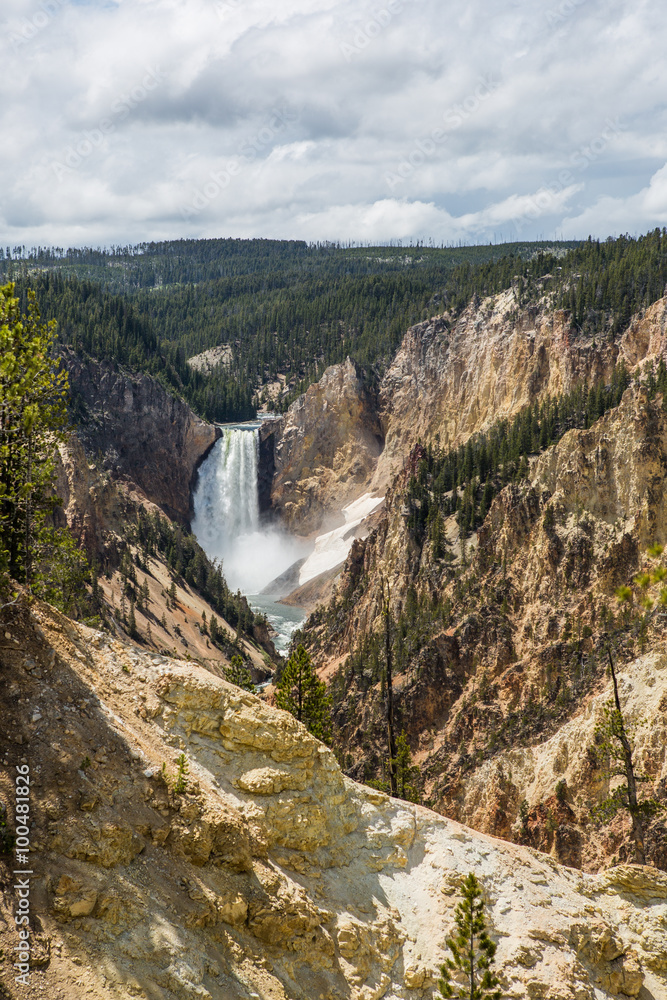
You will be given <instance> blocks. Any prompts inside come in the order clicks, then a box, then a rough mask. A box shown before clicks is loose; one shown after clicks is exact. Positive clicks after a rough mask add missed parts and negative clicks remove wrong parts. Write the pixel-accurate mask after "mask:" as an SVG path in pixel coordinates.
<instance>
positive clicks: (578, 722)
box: [306, 388, 667, 870]
mask: <svg viewBox="0 0 667 1000" xmlns="http://www.w3.org/2000/svg"><path fill="white" fill-rule="evenodd" d="M665 470H667V415H666V414H665V413H664V412H663V410H662V405H661V400H660V399H656V400H655V401H653V400H650V399H649V398H648V396H647V395H646V394H645V393H644V392H643V391H642V390H638V389H634V388H631V389H628V390H627V391H626V393H625V395H624V397H623V400H622V402H621V404H620V406H618V407H617V408H615V409H613V410H610V411H608V412H607V413H606V414H605V416H604V417H603V418H601V419H600V420H598V421H597V422H596V423H595V424H594V425H593V426H592V427H591V428H590V429H589V430H587V431H570V432H568V433H567V434H566V435H565V436H564V437H563V438H562V440H561V441H560V442H559V443H558V444H557V445H555V446H553V447H552V448H551V449H549V450H548V451H546V452H545V453H544V454H543V455H542V456H541V457H539V458H537V459H536V460H535V463H534V465H533V468H532V470H531V473H530V478H531V482H524V483H523V484H520V485H510V486H507V487H505V489H504V490H503V491H502V492H501V493H500V494H499V495H498V496H497V497H496V498H495V500H494V501H493V503H492V505H491V508H490V510H489V513H488V515H487V518H486V520H485V522H484V524H483V525H482V527H481V528H480V529H479V531H478V532H477V537H476V538H473V539H471V541H470V543H469V546H468V554H467V561H466V563H465V565H464V564H463V563H462V560H461V558H460V556H459V557H458V558H453V559H452V558H451V557H450V559H449V560H448V559H441V558H437V557H435V556H434V553H433V550H432V547H431V545H430V543H428V542H426V543H425V544H424V545H420V543H419V542H418V541H417V540H416V539H415V538H414V536H413V534H412V532H411V530H410V529H409V527H408V524H407V519H406V516H405V515H406V509H405V496H404V488H405V485H406V482H407V479H408V478H409V475H410V470H407V471H406V472H405V473H404V474H403V475H402V476H401V477H399V478H398V479H397V480H396V481H395V483H394V487H393V489H392V491H390V493H389V494H388V497H387V504H386V511H385V514H384V515H383V517H382V519H381V523H380V525H379V526H378V527H377V529H376V530H374V531H373V532H372V533H371V535H370V536H369V538H368V539H367V540H366V541H365V542H360V543H357V544H356V545H355V547H354V548H353V550H352V552H351V554H350V556H349V558H348V561H347V564H346V567H345V570H344V573H343V575H342V579H341V582H340V585H339V589H338V594H337V597H336V599H335V600H334V601H333V602H332V603H331V604H330V605H329V606H328V608H326V609H323V610H321V611H320V612H319V613H318V614H317V615H316V616H314V617H313V618H312V619H311V621H310V622H309V623H308V626H307V630H306V634H307V636H308V642H309V645H310V648H311V649H312V651H313V654H314V656H315V657H316V659H317V661H318V663H319V664H320V665H321V667H322V670H323V672H324V675H325V676H328V677H329V678H333V680H332V690H333V692H334V698H335V702H336V712H335V715H336V720H337V728H338V734H337V735H338V739H339V741H340V759H341V760H344V761H345V764H346V767H347V768H348V771H349V773H350V774H352V775H354V776H355V777H359V778H363V777H364V776H365V775H367V776H368V777H372V776H378V774H379V772H380V769H381V762H382V760H383V759H384V757H385V756H386V749H385V742H386V739H385V722H384V711H385V708H384V705H385V698H384V691H383V687H382V682H381V675H382V664H381V663H380V664H379V665H378V669H375V668H374V667H373V662H374V661H373V655H372V648H371V647H370V646H369V647H367V651H366V653H364V652H363V651H362V652H361V653H359V647H360V644H361V643H362V642H365V641H367V639H368V637H369V636H370V635H372V634H373V633H375V634H380V633H381V632H382V628H383V622H382V618H381V607H382V604H381V590H382V586H383V583H388V584H389V587H390V590H391V594H392V595H393V596H392V607H393V612H394V616H395V618H396V620H399V619H401V615H405V614H407V612H406V604H407V596H408V594H409V592H410V590H411V589H412V591H413V593H414V595H415V596H414V602H415V603H414V604H413V607H414V609H415V610H414V611H413V612H412V614H413V615H414V617H413V618H410V617H409V616H408V619H405V618H403V619H402V620H404V621H406V623H407V627H408V637H407V638H406V640H405V642H409V643H411V644H412V645H411V647H410V648H411V652H409V655H408V657H407V664H406V666H405V667H404V668H403V669H401V670H400V671H397V676H396V677H395V680H394V695H395V705H396V716H397V726H399V728H400V727H404V728H405V730H406V732H407V734H408V736H409V739H410V742H411V745H412V748H413V751H414V752H415V755H416V758H417V760H418V762H419V764H420V766H421V768H422V771H423V774H424V778H425V785H424V795H425V797H426V799H427V800H429V801H431V802H432V803H433V804H434V805H435V807H436V808H437V809H438V810H439V811H442V812H443V813H445V814H446V815H448V816H452V817H453V818H456V819H459V820H461V821H463V822H467V823H469V824H470V825H473V826H475V828H476V829H480V830H483V831H485V832H489V833H494V834H497V835H500V836H503V837H508V838H511V839H514V840H523V841H525V842H527V843H532V844H533V845H534V846H536V847H540V848H543V849H545V850H549V851H552V852H553V853H554V855H555V856H557V857H558V858H559V859H560V860H561V861H563V862H564V863H567V864H573V865H577V866H583V867H585V868H587V869H588V870H597V869H598V868H599V867H601V866H604V865H605V864H607V863H609V862H610V861H611V860H612V859H613V857H627V856H628V838H627V829H626V826H624V824H623V822H621V820H620V819H619V820H618V821H617V823H616V825H615V826H612V827H611V828H610V829H606V828H604V827H602V828H598V827H596V825H595V824H592V823H591V822H590V814H591V808H592V806H593V805H594V804H595V803H597V802H599V801H600V800H601V798H603V797H604V796H605V794H606V786H605V784H604V782H603V781H602V777H601V773H600V770H599V767H598V768H597V769H596V767H595V766H594V764H593V762H592V760H591V751H592V745H593V728H594V721H595V719H596V718H598V717H599V714H600V711H601V701H600V696H601V693H602V692H603V691H605V694H604V698H608V697H609V688H608V686H607V681H606V679H605V664H606V656H605V655H604V646H603V645H601V643H602V642H603V641H604V638H603V637H604V636H605V635H606V633H607V631H608V630H609V628H611V627H612V626H610V624H609V619H608V614H609V612H610V611H611V612H612V613H614V614H615V615H616V619H615V621H616V624H615V625H614V626H613V627H614V628H616V627H618V626H620V625H622V621H621V617H622V616H620V615H619V614H618V612H617V608H616V605H617V602H616V599H615V597H614V591H615V589H616V588H617V587H619V586H620V585H622V584H625V583H627V582H628V581H629V580H631V579H632V577H633V576H634V574H635V573H636V572H637V570H638V569H639V568H640V567H641V566H642V564H643V561H644V555H643V553H644V552H645V550H646V547H647V546H648V545H649V544H650V543H653V542H660V543H662V544H665V543H666V542H667V511H666V510H665V499H664V490H663V483H664V477H665ZM451 520H452V522H453V521H454V519H453V518H452V519H451ZM451 527H452V528H453V529H454V537H456V534H457V531H456V525H455V524H452V525H451ZM450 551H451V550H450ZM433 601H435V602H436V604H437V607H438V609H439V610H438V611H437V613H436V612H435V611H433V612H432V611H430V610H429V609H430V608H431V607H432V602H433ZM443 609H448V610H443ZM442 615H444V616H445V617H444V619H443V617H442ZM635 617H636V616H635ZM420 630H421V631H420ZM664 640H665V623H664V615H663V612H662V611H661V610H660V606H659V605H658V606H656V608H655V609H654V610H653V611H652V613H651V616H650V620H649V621H648V625H647V631H646V633H645V635H643V637H642V634H640V633H639V627H638V625H636V624H635V625H633V626H632V627H629V628H628V629H626V630H625V631H623V629H621V633H620V637H619V639H618V640H617V643H616V644H617V653H616V655H617V657H618V659H619V663H621V664H622V663H624V662H625V663H628V662H629V661H631V660H633V657H634V656H635V655H636V652H637V651H638V650H640V649H642V648H645V649H646V650H647V655H648V653H650V654H651V655H652V657H653V659H650V658H649V659H648V660H646V661H644V660H642V661H641V663H634V662H633V663H632V664H630V665H628V666H625V667H623V668H622V669H623V671H624V677H625V678H627V681H626V680H624V685H626V686H624V687H623V688H622V690H623V692H624V693H625V692H626V691H627V698H628V701H627V705H628V712H629V718H630V719H631V721H632V723H633V724H635V723H636V724H637V725H638V726H640V730H641V733H640V735H638V737H637V738H638V740H639V747H640V749H639V750H638V754H639V756H638V761H639V762H640V763H639V766H640V767H643V768H644V771H645V773H646V774H647V775H649V776H650V779H651V784H650V786H649V787H651V788H652V789H653V790H654V792H655V794H656V795H657V796H658V797H659V798H661V800H663V801H665V802H667V757H666V744H667V739H666V737H667V733H666V731H665V728H664V726H665V722H664V719H665V707H666V706H667V674H665V673H664V670H663V662H664V660H665V641H664ZM350 653H355V657H354V658H353V659H352V660H349V661H348V659H347V657H348V656H349V654H350ZM381 655H382V654H380V659H381ZM382 662H383V661H382ZM336 671H337V672H336ZM635 673H636V675H637V679H636V681H635V682H633V680H632V678H633V675H634V674H635ZM649 691H650V692H651V694H650V697H649V694H648V693H649ZM604 698H603V699H602V700H604ZM596 699H597V700H596ZM649 704H650V705H651V706H652V707H651V710H650V711H648V712H647V713H646V714H644V709H645V708H646V706H647V705H649ZM564 727H565V728H564ZM564 745H569V746H570V747H571V751H570V754H569V756H568V755H567V753H565V756H564V755H563V754H564V752H563V746H564ZM559 781H565V782H566V788H565V789H564V796H563V797H562V801H561V800H556V798H555V797H554V796H555V789H556V785H557V784H558V782H559ZM522 804H523V805H522ZM561 806H562V808H561ZM522 810H523V818H522ZM649 842H650V848H649V854H650V857H651V859H652V861H653V862H654V863H655V864H657V865H659V866H661V867H663V868H667V831H666V830H665V825H664V818H659V819H658V820H657V821H655V823H654V826H653V828H652V831H651V834H650V837H649Z"/></svg>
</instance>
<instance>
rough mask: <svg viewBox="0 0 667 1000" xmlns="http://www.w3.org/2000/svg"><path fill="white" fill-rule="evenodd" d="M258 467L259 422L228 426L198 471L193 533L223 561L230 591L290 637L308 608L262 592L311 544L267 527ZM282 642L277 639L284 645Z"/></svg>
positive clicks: (303, 554) (278, 644)
mask: <svg viewBox="0 0 667 1000" xmlns="http://www.w3.org/2000/svg"><path fill="white" fill-rule="evenodd" d="M258 465H259V425H258V424H241V425H237V426H236V427H225V428H224V429H223V432H222V437H221V438H219V440H218V441H216V443H215V445H214V446H213V448H212V449H211V452H210V454H209V455H208V456H207V457H206V459H205V460H204V461H203V462H202V464H201V466H200V469H199V478H198V480H197V486H196V488H195V492H194V496H193V504H194V515H195V516H194V519H193V521H192V531H193V533H194V535H195V536H196V538H197V541H198V542H199V544H200V545H201V547H202V548H203V550H204V552H205V553H206V555H207V556H208V557H209V558H210V559H216V560H221V561H222V571H223V574H224V576H225V578H226V580H227V583H228V584H229V586H230V587H231V589H232V590H240V591H241V593H243V594H245V595H246V596H248V598H249V603H250V605H251V607H254V608H255V610H261V611H264V612H265V613H266V615H267V617H268V618H269V621H271V623H272V624H273V625H274V628H276V629H277V631H278V633H279V634H280V635H281V636H283V635H284V637H285V639H286V640H287V638H288V635H289V634H291V632H293V631H294V629H295V628H296V627H297V625H298V624H299V623H300V622H301V621H303V618H304V614H303V612H301V611H300V609H297V608H288V607H286V606H284V605H281V606H278V605H275V604H274V603H273V601H272V600H271V598H270V597H269V596H267V595H264V594H261V591H262V590H264V588H265V587H267V586H268V584H270V583H271V581H272V580H275V579H276V577H278V576H280V575H281V573H284V572H285V570H287V569H288V568H289V567H290V566H291V565H292V564H293V563H294V562H296V561H297V560H298V559H300V558H302V557H303V556H305V555H306V553H307V552H308V551H309V548H310V547H309V546H306V545H305V544H304V543H302V542H300V541H297V540H296V539H294V538H292V537H291V536H289V535H287V534H286V533H285V532H284V531H281V530H280V529H278V528H275V527H272V526H265V525H262V523H261V519H260V512H259V498H258V491H257V474H258ZM252 595H259V596H256V597H253V596H252ZM274 616H277V618H276V620H274ZM278 619H279V620H278ZM283 619H284V622H283ZM283 645H284V644H283V643H281V642H276V646H277V647H278V648H279V649H280V648H283Z"/></svg>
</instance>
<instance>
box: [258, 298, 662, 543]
mask: <svg viewBox="0 0 667 1000" xmlns="http://www.w3.org/2000/svg"><path fill="white" fill-rule="evenodd" d="M666 330H667V299H661V300H659V301H658V302H656V303H654V304H653V305H652V306H651V307H650V308H649V309H647V310H646V311H645V312H644V313H643V314H641V315H639V316H636V317H635V318H634V319H633V321H632V322H631V323H630V325H629V327H628V329H627V330H626V331H625V333H624V334H623V336H621V337H619V338H617V340H616V341H611V340H609V339H605V340H598V341H595V340H594V339H591V338H584V337H582V336H581V334H580V333H578V331H576V330H575V329H574V328H573V327H572V326H571V321H570V319H569V315H568V314H567V313H565V312H562V311H557V310H556V311H554V310H552V309H551V308H550V307H549V306H548V304H547V303H546V302H543V303H542V304H541V305H540V306H533V307H530V308H522V307H519V306H518V304H517V299H516V293H515V291H514V290H513V289H510V290H508V291H506V292H502V293H500V294H498V295H494V296H490V297H489V298H487V299H485V300H483V301H482V302H472V303H471V304H470V305H469V306H468V308H467V309H465V310H464V312H463V313H462V314H461V315H460V316H459V317H458V319H456V320H453V319H452V318H451V317H450V316H449V315H448V314H445V315H443V316H439V317H435V318H434V319H432V320H429V321H428V322H426V323H420V324H418V325H417V326H414V327H412V328H411V329H410V330H408V331H407V333H406V335H405V337H404V339H403V342H402V344H401V346H400V348H399V350H398V351H397V353H396V355H395V357H394V359H393V361H392V363H391V365H390V367H389V369H388V370H387V372H386V374H385V376H384V378H383V379H382V382H381V384H380V389H379V393H378V397H377V399H370V398H369V397H368V395H367V394H366V393H365V392H364V390H363V388H362V386H361V384H360V381H359V379H358V377H357V375H356V373H355V372H354V369H353V366H352V365H351V364H350V363H346V364H345V365H342V366H341V365H337V366H335V367H334V368H331V369H328V371H327V373H325V375H324V376H323V379H322V381H321V383H319V384H318V385H316V386H311V387H310V389H309V390H308V393H307V394H306V396H305V397H302V398H301V399H299V400H298V401H297V402H296V403H295V404H293V406H292V407H291V408H290V411H289V413H288V415H287V418H286V421H285V429H284V432H283V435H282V440H281V443H280V445H279V447H278V449H277V451H276V455H277V462H276V480H275V484H274V503H275V505H276V507H277V508H278V509H279V510H280V511H281V512H282V513H283V515H284V516H285V518H286V521H287V523H288V524H289V526H290V527H291V528H292V529H294V530H297V531H303V532H304V533H305V532H307V531H310V530H312V528H313V527H316V526H317V525H318V521H320V520H322V517H323V514H325V513H326V512H328V511H330V510H332V509H335V508H336V502H335V498H336V496H337V494H340V495H341V497H342V498H343V499H344V502H346V501H347V500H348V499H352V498H353V495H355V494H356V495H359V494H360V493H363V492H365V491H366V490H367V489H372V490H374V491H377V492H379V493H384V492H385V490H386V488H387V486H388V485H389V484H390V483H391V481H392V479H393V477H394V476H395V475H396V474H397V473H398V472H400V470H401V469H402V468H403V466H404V464H405V462H406V460H407V458H408V455H409V454H410V451H411V449H412V448H413V447H414V445H415V444H416V443H417V441H419V440H421V441H423V442H424V443H427V442H432V443H435V442H436V441H437V442H439V443H440V445H442V446H443V447H450V446H453V445H458V444H461V443H463V442H465V441H466V440H467V439H468V438H469V437H470V436H471V435H472V434H474V433H476V432H478V431H480V430H485V429H487V428H488V427H489V426H490V425H491V424H492V423H493V422H494V421H496V420H498V419H499V418H501V417H512V416H513V415H514V414H516V413H518V412H519V410H521V409H522V408H523V407H524V406H526V405H527V404H528V403H529V402H534V401H535V400H539V399H541V398H543V397H545V396H547V395H551V396H557V395H559V394H561V393H563V392H568V391H570V390H571V389H572V388H573V386H574V385H576V384H578V383H579V382H581V381H582V380H586V381H588V382H589V384H595V383H596V382H597V381H599V380H600V379H603V378H604V379H607V381H608V380H609V379H610V377H611V373H612V370H613V367H614V365H615V364H616V363H617V362H619V361H624V362H625V363H626V364H627V365H628V367H629V368H630V369H632V368H634V367H635V366H637V365H639V364H640V363H642V362H643V361H645V360H646V359H647V358H651V357H653V358H655V357H658V356H659V355H660V354H662V353H664V351H665V346H666V344H667V339H666V336H667V335H666ZM340 506H342V504H340V505H339V506H338V507H337V509H338V510H339V509H340Z"/></svg>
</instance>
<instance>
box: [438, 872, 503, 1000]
mask: <svg viewBox="0 0 667 1000" xmlns="http://www.w3.org/2000/svg"><path fill="white" fill-rule="evenodd" d="M461 893H462V897H463V898H462V900H461V902H460V903H459V904H458V905H457V907H456V910H455V914H454V918H455V920H456V936H455V937H452V938H447V942H446V943H447V947H448V948H449V950H450V951H451V953H452V958H448V959H447V961H446V962H445V964H444V965H443V966H442V967H441V969H440V972H441V976H442V978H441V979H440V980H439V982H438V989H439V990H440V993H441V995H442V996H443V997H446V998H448V1000H449V998H451V997H456V998H457V1000H500V998H501V996H502V992H501V990H499V989H497V986H498V982H499V980H498V979H497V977H496V976H495V975H494V974H493V973H492V972H491V963H492V962H493V959H494V956H495V953H496V947H497V946H496V945H495V944H494V942H493V941H492V940H491V938H490V937H489V936H488V934H487V933H486V923H485V921H484V901H483V899H482V887H481V885H480V883H479V882H478V881H477V878H476V877H475V875H474V874H473V872H470V874H469V875H468V876H467V877H466V878H465V879H464V881H463V884H462V886H461ZM452 973H454V974H456V973H460V974H461V978H463V976H465V979H466V983H465V985H463V983H461V984H460V985H459V984H458V983H457V984H455V985H453V984H452V981H451V980H452Z"/></svg>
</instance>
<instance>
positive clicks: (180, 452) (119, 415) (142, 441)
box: [63, 351, 219, 523]
mask: <svg viewBox="0 0 667 1000" xmlns="http://www.w3.org/2000/svg"><path fill="white" fill-rule="evenodd" d="M63 358H64V363H65V367H66V369H67V371H68V373H69V380H70V388H71V391H72V412H73V418H74V422H75V426H76V433H77V436H78V437H79V439H80V441H81V443H82V444H83V447H84V449H85V451H86V453H87V455H88V456H89V459H90V460H91V461H94V462H96V463H97V465H98V466H99V468H100V471H105V472H109V473H110V474H111V476H112V477H113V478H114V479H123V480H125V481H129V482H131V483H133V484H135V485H136V486H137V487H138V488H139V489H140V490H141V491H142V493H143V494H144V495H145V497H146V498H147V499H148V500H149V501H150V502H152V503H154V504H156V505H157V506H158V507H160V508H161V509H162V510H163V511H164V512H165V513H166V514H167V515H168V516H169V517H171V518H173V519H174V520H177V521H180V522H181V523H185V522H187V521H188V520H189V518H190V515H191V496H190V494H191V488H192V484H193V480H194V477H195V474H196V470H197V467H198V465H199V463H200V462H201V461H202V459H203V458H204V456H205V455H206V453H207V452H208V451H209V449H210V448H211V447H212V445H213V444H214V443H215V441H216V439H217V438H218V437H219V431H218V429H217V428H216V427H215V426H214V425H213V424H209V423H207V422H206V421H205V420H202V419H201V418H199V417H197V416H196V415H195V414H194V413H193V412H192V410H191V409H190V407H189V406H188V405H187V403H185V402H184V401H183V400H181V399H178V398H177V397H175V396H172V395H170V394H169V393H168V392H167V391H166V390H165V389H164V388H163V387H162V386H161V385H160V383H159V382H158V381H157V380H156V379H154V378H152V377H151V376H150V375H144V374H139V375H138V374H131V373H129V372H125V371H122V370H121V369H120V368H118V367H117V366H116V365H113V364H112V363H110V362H104V361H95V360H83V359H81V358H80V357H78V356H77V355H75V354H74V353H73V352H72V351H65V352H64V354H63Z"/></svg>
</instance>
